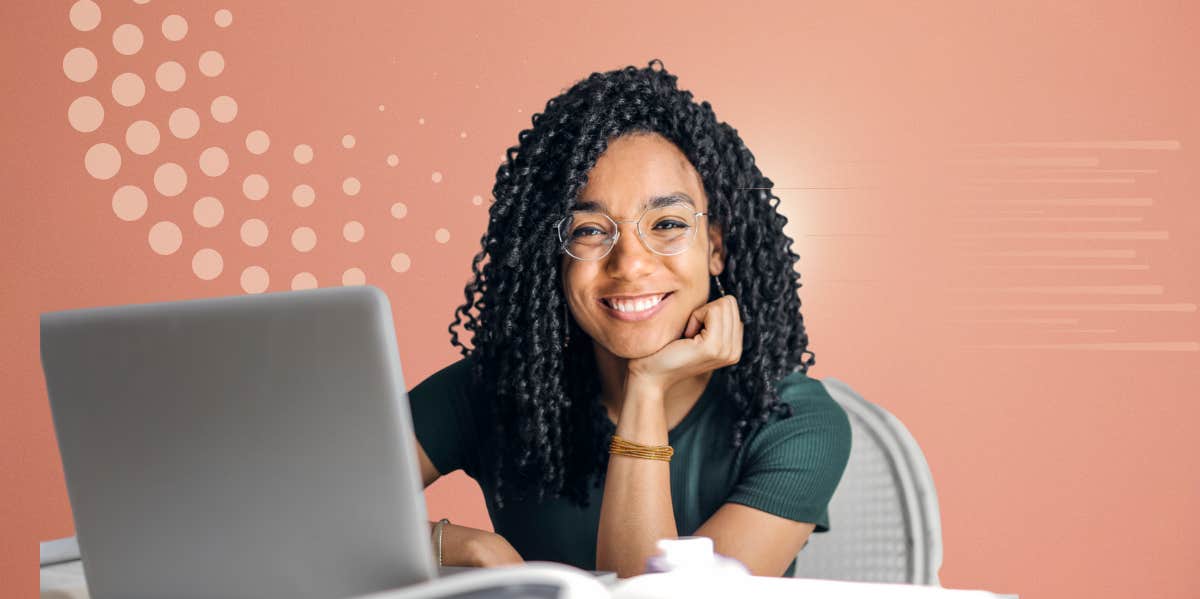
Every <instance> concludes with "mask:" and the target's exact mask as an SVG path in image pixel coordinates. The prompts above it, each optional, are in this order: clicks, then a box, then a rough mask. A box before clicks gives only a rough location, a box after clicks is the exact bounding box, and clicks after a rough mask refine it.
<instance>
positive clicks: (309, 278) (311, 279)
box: [292, 272, 317, 291]
mask: <svg viewBox="0 0 1200 599" xmlns="http://www.w3.org/2000/svg"><path fill="white" fill-rule="evenodd" d="M316 288H317V277H315V276H313V274H312V273H311V272H301V273H296V276H294V277H292V291H299V290H301V289H316Z"/></svg>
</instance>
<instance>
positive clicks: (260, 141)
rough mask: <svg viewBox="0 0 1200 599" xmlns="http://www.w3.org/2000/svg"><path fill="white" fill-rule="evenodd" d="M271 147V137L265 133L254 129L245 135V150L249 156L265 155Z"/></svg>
mask: <svg viewBox="0 0 1200 599" xmlns="http://www.w3.org/2000/svg"><path fill="white" fill-rule="evenodd" d="M269 147H271V137H270V136H268V135H267V132H266V131H263V130H262V129H256V130H254V131H251V132H250V133H248V134H247V135H246V149H247V150H249V152H250V153H251V154H263V153H266V151H267V148H269Z"/></svg>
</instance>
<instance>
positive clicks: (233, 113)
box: [209, 96, 238, 123]
mask: <svg viewBox="0 0 1200 599" xmlns="http://www.w3.org/2000/svg"><path fill="white" fill-rule="evenodd" d="M237 111H238V106H237V101H235V100H234V99H233V98H230V97H229V96H219V97H217V98H215V99H213V101H212V104H211V105H210V106H209V112H211V113H212V117H213V120H214V121H216V122H218V123H229V122H232V121H233V119H234V118H236V117H237Z"/></svg>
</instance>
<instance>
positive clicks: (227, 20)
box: [213, 8, 233, 28]
mask: <svg viewBox="0 0 1200 599" xmlns="http://www.w3.org/2000/svg"><path fill="white" fill-rule="evenodd" d="M213 22H214V23H216V24H217V27H222V28H224V27H229V26H230V25H233V13H231V12H229V9H228V8H222V9H221V10H218V11H217V12H215V13H213Z"/></svg>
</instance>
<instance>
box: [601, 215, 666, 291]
mask: <svg viewBox="0 0 1200 599" xmlns="http://www.w3.org/2000/svg"><path fill="white" fill-rule="evenodd" d="M617 227H618V228H620V230H621V235H620V237H618V238H617V241H616V243H615V244H613V248H612V250H611V251H610V252H609V253H608V256H607V257H606V262H607V263H606V264H605V270H606V271H607V273H608V276H610V277H612V278H614V279H623V280H627V281H633V280H637V279H639V278H641V277H643V276H646V275H648V274H650V273H652V272H654V269H655V266H656V262H657V261H658V255H657V254H655V253H654V252H651V251H650V249H649V248H647V247H646V245H645V244H644V243H642V240H641V239H640V238H639V237H638V234H637V225H636V224H635V223H632V222H622V223H618V224H617Z"/></svg>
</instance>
